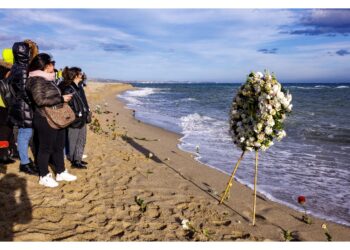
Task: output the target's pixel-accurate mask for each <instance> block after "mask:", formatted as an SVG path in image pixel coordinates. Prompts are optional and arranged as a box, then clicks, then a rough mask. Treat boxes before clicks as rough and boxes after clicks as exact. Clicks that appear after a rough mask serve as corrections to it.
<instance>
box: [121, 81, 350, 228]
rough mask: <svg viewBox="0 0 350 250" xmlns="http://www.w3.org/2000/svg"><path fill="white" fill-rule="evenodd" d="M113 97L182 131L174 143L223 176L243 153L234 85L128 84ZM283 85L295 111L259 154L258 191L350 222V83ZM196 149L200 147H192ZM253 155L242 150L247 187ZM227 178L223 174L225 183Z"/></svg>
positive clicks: (241, 175)
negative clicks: (232, 113)
mask: <svg viewBox="0 0 350 250" xmlns="http://www.w3.org/2000/svg"><path fill="white" fill-rule="evenodd" d="M133 86H135V87H137V89H136V90H132V91H127V92H124V93H122V94H121V95H119V96H118V97H119V98H120V99H121V100H122V101H123V102H125V103H126V106H127V107H128V108H130V109H134V110H135V111H136V118H137V119H139V120H141V121H143V122H145V123H149V124H152V125H156V126H158V127H162V128H164V129H167V130H170V131H173V132H176V133H178V134H180V135H181V139H180V142H179V145H178V147H179V148H180V149H182V150H184V151H187V152H190V153H192V154H194V155H196V160H198V161H199V162H201V163H204V164H206V165H207V166H209V167H212V168H215V169H217V170H219V171H222V172H224V173H226V174H228V175H230V174H231V172H232V170H233V167H234V165H235V163H236V162H237V160H238V158H239V156H240V155H241V153H242V152H241V150H240V149H239V148H238V147H236V146H235V145H234V144H233V142H232V139H231V137H230V134H229V122H228V121H229V110H230V106H231V102H232V99H233V97H234V96H235V94H236V92H237V89H238V88H239V86H240V84H233V83H147V84H145V83H133ZM283 86H284V87H285V88H286V89H287V90H288V91H289V92H290V93H291V94H292V96H293V100H292V104H293V111H292V113H291V115H290V116H288V117H287V119H286V121H285V130H286V133H287V137H285V138H284V139H283V140H282V141H280V142H277V141H276V142H275V144H274V145H273V146H272V147H271V148H269V149H268V150H267V151H266V152H261V153H259V173H258V191H259V192H260V193H262V194H264V195H265V196H266V197H267V198H269V199H271V200H273V201H276V202H278V203H281V204H284V205H287V206H289V207H291V208H294V209H296V210H299V211H303V208H302V207H301V206H300V205H299V204H298V202H297V199H298V196H300V195H303V196H305V197H306V203H305V206H306V209H307V213H309V214H312V215H314V216H316V217H319V218H323V219H326V220H329V221H333V222H337V223H340V224H344V225H347V226H350V84H336V83H334V84H310V83H308V84H306V83H305V84H301V83H288V84H283ZM197 146H198V147H199V150H198V152H197V149H196V148H197ZM254 159H255V153H254V152H250V153H247V154H246V155H245V158H244V159H243V161H242V163H241V165H240V167H239V168H238V171H237V173H236V180H237V181H238V182H240V183H242V184H245V185H247V186H248V187H250V188H253V181H254ZM227 181H228V179H223V180H222V182H223V183H225V184H226V183H227Z"/></svg>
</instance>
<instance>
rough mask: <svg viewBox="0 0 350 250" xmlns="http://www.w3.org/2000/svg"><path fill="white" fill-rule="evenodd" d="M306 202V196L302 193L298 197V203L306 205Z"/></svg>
mask: <svg viewBox="0 0 350 250" xmlns="http://www.w3.org/2000/svg"><path fill="white" fill-rule="evenodd" d="M305 202H306V198H305V196H303V195H300V196H299V197H298V203H299V204H301V205H304V203H305Z"/></svg>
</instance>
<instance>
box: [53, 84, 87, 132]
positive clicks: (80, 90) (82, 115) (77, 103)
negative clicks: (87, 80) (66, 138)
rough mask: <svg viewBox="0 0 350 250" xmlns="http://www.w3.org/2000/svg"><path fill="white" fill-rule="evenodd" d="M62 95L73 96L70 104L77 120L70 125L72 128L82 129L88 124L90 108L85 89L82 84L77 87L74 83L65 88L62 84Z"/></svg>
mask: <svg viewBox="0 0 350 250" xmlns="http://www.w3.org/2000/svg"><path fill="white" fill-rule="evenodd" d="M60 88H61V90H62V94H63V95H66V94H73V97H72V99H71V100H70V101H69V102H68V104H69V106H70V107H71V108H72V110H73V111H74V113H75V117H76V120H75V121H74V122H73V123H72V124H71V125H69V127H71V128H82V127H83V126H84V125H85V124H86V119H87V116H88V114H89V111H90V108H89V104H88V102H87V99H86V96H85V91H84V87H83V86H82V84H78V85H76V84H75V83H74V82H73V83H71V84H69V85H67V86H65V85H64V82H63V83H61V84H60Z"/></svg>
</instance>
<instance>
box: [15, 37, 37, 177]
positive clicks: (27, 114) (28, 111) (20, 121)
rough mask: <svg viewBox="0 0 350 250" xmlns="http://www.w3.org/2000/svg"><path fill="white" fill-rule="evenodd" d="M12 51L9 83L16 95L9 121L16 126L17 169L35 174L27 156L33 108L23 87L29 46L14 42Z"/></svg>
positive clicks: (34, 169) (35, 171)
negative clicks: (18, 161) (18, 158)
mask: <svg viewBox="0 0 350 250" xmlns="http://www.w3.org/2000/svg"><path fill="white" fill-rule="evenodd" d="M12 52H13V56H14V61H15V62H14V64H13V66H12V68H11V71H10V76H9V84H10V85H11V87H12V89H13V90H14V93H15V95H16V96H15V97H14V100H13V103H12V105H11V106H10V107H9V115H8V116H9V122H10V124H11V125H12V126H16V127H17V128H18V136H17V149H18V153H19V157H20V161H21V162H20V166H19V170H20V171H22V172H25V173H28V174H34V175H37V174H38V170H37V168H36V167H35V166H34V164H33V162H32V161H31V160H30V159H29V157H28V148H29V142H30V139H31V138H32V135H33V129H32V126H33V124H32V123H33V110H32V107H31V101H30V99H29V97H28V94H27V91H26V89H25V86H26V81H27V77H28V64H29V60H30V48H29V45H28V44H27V43H25V42H16V43H14V44H13V47H12Z"/></svg>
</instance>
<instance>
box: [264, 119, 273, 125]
mask: <svg viewBox="0 0 350 250" xmlns="http://www.w3.org/2000/svg"><path fill="white" fill-rule="evenodd" d="M266 124H267V126H269V127H273V126H274V125H275V120H274V119H268V120H267V122H266Z"/></svg>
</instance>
